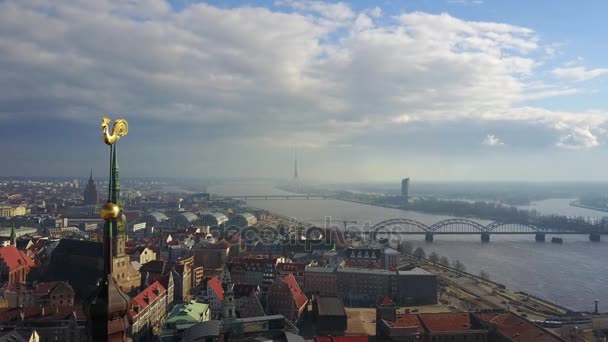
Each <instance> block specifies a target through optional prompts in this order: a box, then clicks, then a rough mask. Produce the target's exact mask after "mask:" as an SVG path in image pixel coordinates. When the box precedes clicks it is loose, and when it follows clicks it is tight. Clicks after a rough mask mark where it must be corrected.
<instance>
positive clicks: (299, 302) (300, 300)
mask: <svg viewBox="0 0 608 342" xmlns="http://www.w3.org/2000/svg"><path fill="white" fill-rule="evenodd" d="M281 280H283V282H285V284H287V286H288V287H289V291H291V296H292V297H293V299H294V301H295V302H296V306H297V307H298V309H301V308H302V307H303V306H304V305H306V303H308V297H306V295H305V294H304V293H303V292H302V289H300V286H299V285H298V281H297V280H296V278H295V277H294V276H293V274H291V273H289V274H288V275H286V276H284V277H283V278H281Z"/></svg>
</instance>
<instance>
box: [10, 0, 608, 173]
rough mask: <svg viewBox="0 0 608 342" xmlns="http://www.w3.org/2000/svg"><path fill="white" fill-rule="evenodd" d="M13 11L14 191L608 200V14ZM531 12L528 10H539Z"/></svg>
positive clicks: (279, 6) (541, 8) (285, 3)
mask: <svg viewBox="0 0 608 342" xmlns="http://www.w3.org/2000/svg"><path fill="white" fill-rule="evenodd" d="M553 4H554V2H549V1H538V2H533V3H530V2H527V1H508V2H497V1H481V0H460V1H457V0H454V1H452V0H446V1H421V0H416V1H407V2H402V1H379V2H376V1H354V2H351V3H342V2H323V1H290V0H282V1H248V2H245V1H210V2H206V3H205V2H196V1H170V2H167V1H161V0H156V1H152V0H150V1H129V2H114V1H76V2H74V1H63V0H60V1H53V2H49V3H44V2H39V1H30V0H19V1H3V2H1V3H0V69H1V70H2V71H3V77H2V78H0V142H1V143H2V146H3V147H4V150H5V151H10V152H8V153H4V154H3V162H2V164H3V167H2V169H1V170H0V172H1V174H0V175H1V176H17V175H22V176H60V175H66V176H86V175H88V170H89V168H91V167H93V168H94V170H95V172H96V173H97V174H101V173H103V174H104V175H105V170H106V168H105V164H104V163H105V161H104V158H105V157H106V155H105V152H104V151H103V150H101V149H98V148H97V149H96V148H94V146H96V144H98V139H99V137H98V136H97V135H95V134H91V132H95V131H96V129H98V127H97V126H98V125H99V118H100V117H101V116H102V115H108V116H112V117H114V118H116V117H125V118H127V119H128V120H129V122H130V123H131V126H132V129H131V130H130V133H129V143H128V144H124V146H121V148H120V150H119V154H124V155H128V156H129V157H128V158H129V162H128V163H124V164H125V165H124V167H123V169H122V172H123V175H124V176H127V177H128V176H178V177H182V176H184V177H217V176H222V177H249V178H251V177H265V178H289V177H290V176H291V174H292V168H293V158H294V151H297V153H298V156H299V157H298V159H299V160H300V176H301V178H302V179H309V180H315V179H323V180H332V181H335V180H344V181H362V180H365V181H396V180H398V179H400V178H402V177H403V176H405V175H407V176H410V177H412V178H413V179H417V180H431V181H432V180H528V181H555V180H592V181H604V180H605V179H606V178H605V172H604V170H605V169H606V166H608V165H606V160H608V158H607V157H608V155H607V153H606V147H605V142H606V127H607V122H608V115H607V114H608V113H606V105H605V102H603V101H602V99H603V98H605V92H606V90H607V86H606V77H607V74H608V65H606V62H605V61H606V49H605V47H603V46H601V44H598V42H601V41H603V40H604V39H605V36H604V32H602V31H601V30H596V29H595V28H597V27H602V26H603V25H604V17H603V16H604V13H606V11H607V10H608V8H606V7H607V5H606V3H605V2H601V1H592V2H586V3H585V6H582V5H579V4H577V3H575V2H570V3H565V4H562V5H561V6H553ZM524 5H525V10H524V9H523V6H524Z"/></svg>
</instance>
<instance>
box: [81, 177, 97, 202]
mask: <svg viewBox="0 0 608 342" xmlns="http://www.w3.org/2000/svg"><path fill="white" fill-rule="evenodd" d="M98 201H99V197H98V193H97V186H96V185H95V181H94V180H93V169H91V175H90V176H89V182H88V183H87V186H86V187H85V188H84V204H85V205H96V204H97V202H98Z"/></svg>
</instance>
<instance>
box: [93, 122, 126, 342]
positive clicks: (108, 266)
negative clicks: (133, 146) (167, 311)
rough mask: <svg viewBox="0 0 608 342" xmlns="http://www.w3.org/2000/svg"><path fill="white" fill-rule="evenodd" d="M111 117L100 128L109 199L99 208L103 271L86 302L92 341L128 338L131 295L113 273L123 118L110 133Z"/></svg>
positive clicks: (119, 217)
mask: <svg viewBox="0 0 608 342" xmlns="http://www.w3.org/2000/svg"><path fill="white" fill-rule="evenodd" d="M109 122H110V120H109V119H106V118H104V120H103V124H102V128H103V132H104V141H105V143H106V144H107V145H110V170H111V172H110V183H109V186H108V201H107V203H106V204H104V206H103V207H102V208H101V211H100V216H101V218H103V219H104V220H105V224H104V228H103V229H104V233H103V235H104V236H103V272H102V275H101V278H100V279H99V284H98V288H97V292H96V293H95V295H94V296H93V298H92V299H91V301H90V302H89V304H88V307H87V311H88V318H89V320H90V321H89V324H88V326H89V329H90V334H89V336H90V338H91V340H92V341H128V340H129V339H128V337H127V330H128V328H129V321H128V319H127V310H128V308H129V301H130V298H129V296H127V295H126V294H125V293H124V292H123V291H122V290H121V289H120V287H119V286H118V283H117V281H116V278H115V277H114V276H113V274H114V265H115V260H114V256H115V254H116V253H115V251H114V249H115V248H116V247H115V246H117V245H118V243H117V241H116V240H117V238H116V237H117V235H119V231H120V228H119V227H120V226H121V225H122V226H123V227H124V215H123V214H122V208H121V207H120V183H119V181H118V165H117V163H116V145H115V143H116V141H117V140H118V139H119V138H120V137H121V136H124V135H126V134H127V132H128V126H127V122H126V121H125V120H116V123H115V124H114V128H113V130H112V135H110V134H109V132H108V128H109V127H108V124H109Z"/></svg>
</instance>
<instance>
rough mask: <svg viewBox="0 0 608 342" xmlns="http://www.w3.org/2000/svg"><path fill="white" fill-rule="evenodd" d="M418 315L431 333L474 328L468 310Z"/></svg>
mask: <svg viewBox="0 0 608 342" xmlns="http://www.w3.org/2000/svg"><path fill="white" fill-rule="evenodd" d="M399 316H408V315H407V314H406V315H398V317H399ZM410 316H413V315H410ZM417 316H418V319H420V321H421V322H422V324H423V325H424V327H425V328H426V330H428V332H429V333H443V332H456V331H460V332H462V331H469V330H473V329H471V317H470V316H469V314H468V313H466V312H449V313H428V314H419V315H417ZM401 319H407V318H401Z"/></svg>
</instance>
